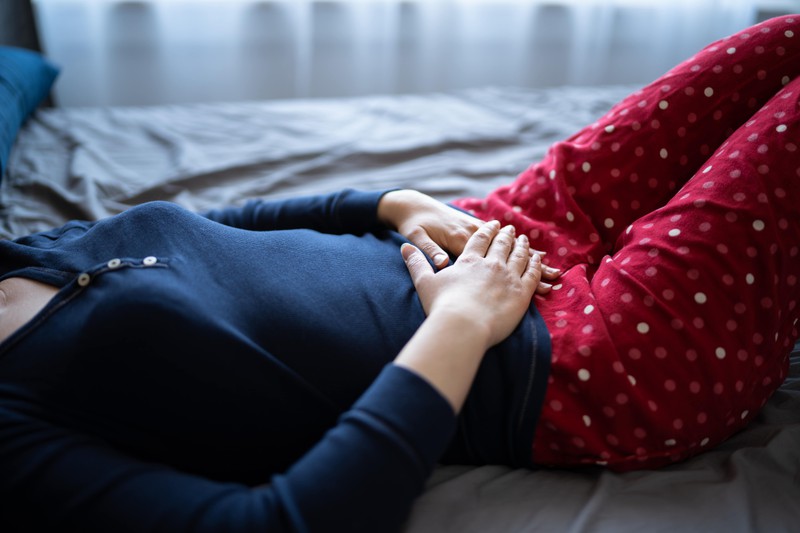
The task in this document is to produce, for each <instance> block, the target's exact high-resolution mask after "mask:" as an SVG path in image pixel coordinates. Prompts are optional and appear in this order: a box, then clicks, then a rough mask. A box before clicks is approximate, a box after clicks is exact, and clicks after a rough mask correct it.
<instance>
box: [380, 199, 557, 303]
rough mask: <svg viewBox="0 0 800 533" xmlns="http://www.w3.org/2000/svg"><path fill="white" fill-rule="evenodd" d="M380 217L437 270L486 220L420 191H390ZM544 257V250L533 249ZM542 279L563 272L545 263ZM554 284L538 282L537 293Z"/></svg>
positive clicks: (382, 203) (546, 289) (462, 247)
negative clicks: (423, 255)
mask: <svg viewBox="0 0 800 533" xmlns="http://www.w3.org/2000/svg"><path fill="white" fill-rule="evenodd" d="M378 219H379V220H380V221H381V222H383V223H384V224H386V225H387V226H388V227H390V228H393V229H395V230H396V231H397V232H398V233H400V234H401V235H403V236H404V237H405V238H407V239H408V240H409V241H411V242H412V243H414V245H415V246H416V247H417V248H419V249H420V250H422V251H423V252H424V253H425V254H426V255H427V256H428V257H430V258H431V260H432V261H433V264H434V265H435V266H436V268H438V269H442V268H444V267H446V266H447V265H448V262H449V260H450V258H449V256H448V252H449V253H450V254H452V255H453V256H456V257H458V256H460V255H461V253H462V252H463V251H464V247H465V246H466V244H467V241H468V240H469V238H470V237H471V236H472V235H473V234H474V233H475V232H476V231H477V230H478V228H480V227H481V225H482V224H483V222H482V221H481V220H479V219H477V218H475V217H473V216H470V215H468V214H466V213H464V212H462V211H459V210H457V209H453V208H452V207H450V206H448V205H446V204H443V203H442V202H439V201H438V200H435V199H433V198H431V197H430V196H428V195H426V194H423V193H421V192H419V191H414V190H409V189H404V190H399V191H391V192H388V193H386V194H385V195H384V196H383V198H381V201H380V203H379V204H378ZM531 253H538V254H539V255H540V256H544V254H545V252H541V251H538V250H532V252H531ZM541 270H542V278H544V279H545V280H548V281H552V280H554V279H556V278H557V277H558V276H559V275H560V274H561V272H560V271H559V270H557V269H554V268H550V267H548V266H546V265H542V269H541ZM550 288H551V285H550V284H549V283H546V282H542V283H539V285H538V286H537V288H536V292H537V293H539V294H545V293H547V292H548V291H549V290H550Z"/></svg>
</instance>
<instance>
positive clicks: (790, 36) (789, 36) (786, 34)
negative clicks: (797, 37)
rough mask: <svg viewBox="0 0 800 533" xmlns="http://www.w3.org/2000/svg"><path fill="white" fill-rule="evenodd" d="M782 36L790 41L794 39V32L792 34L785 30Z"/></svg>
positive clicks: (790, 31)
mask: <svg viewBox="0 0 800 533" xmlns="http://www.w3.org/2000/svg"><path fill="white" fill-rule="evenodd" d="M783 34H784V35H785V36H786V37H788V38H790V39H791V38H792V37H794V32H793V31H792V30H786V31H785V32H783Z"/></svg>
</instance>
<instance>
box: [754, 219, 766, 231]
mask: <svg viewBox="0 0 800 533" xmlns="http://www.w3.org/2000/svg"><path fill="white" fill-rule="evenodd" d="M753 229H754V230H756V231H762V230H763V229H764V221H763V220H754V221H753Z"/></svg>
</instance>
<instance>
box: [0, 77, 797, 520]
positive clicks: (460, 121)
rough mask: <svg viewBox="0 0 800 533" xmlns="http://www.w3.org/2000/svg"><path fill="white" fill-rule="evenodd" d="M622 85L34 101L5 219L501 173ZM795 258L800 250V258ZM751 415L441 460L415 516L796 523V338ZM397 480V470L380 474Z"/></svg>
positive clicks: (6, 189) (48, 222)
mask: <svg viewBox="0 0 800 533" xmlns="http://www.w3.org/2000/svg"><path fill="white" fill-rule="evenodd" d="M628 92H630V90H629V88H627V87H591V88H589V87H584V88H578V87H566V88H553V89H533V90H532V89H518V88H499V87H487V88H482V89H474V90H469V91H462V92H457V93H447V94H428V95H407V96H376V97H368V98H355V99H334V100H291V101H269V102H236V103H214V104H193V105H176V106H160V107H143V108H85V109H80V108H74V109H45V110H40V111H39V112H38V113H37V114H36V115H35V116H34V117H33V118H32V119H31V120H29V122H28V123H27V124H26V125H25V127H24V128H23V130H22V131H21V133H20V135H19V137H18V139H17V143H16V145H15V146H14V148H13V150H12V153H11V159H10V162H9V166H8V169H7V172H6V175H5V176H4V178H3V181H2V184H0V236H2V237H3V238H13V237H16V236H21V235H24V234H27V233H30V232H34V231H39V230H44V229H47V228H50V227H53V226H57V225H60V224H62V223H64V222H65V221H67V220H70V219H83V220H93V219H97V218H101V217H105V216H108V215H111V214H114V213H118V212H120V211H122V210H124V209H126V208H128V207H131V206H133V205H136V204H139V203H142V202H146V201H149V200H169V201H173V202H176V203H179V204H181V205H183V206H185V207H187V208H189V209H192V210H197V211H202V210H206V209H209V208H213V207H218V206H222V205H230V204H239V203H242V202H244V201H245V200H246V199H249V198H252V197H266V198H281V197H287V196H294V195H303V194H317V193H324V192H330V191H333V190H338V189H341V188H344V187H355V188H360V189H365V190H374V189H382V188H387V187H401V188H414V189H418V190H421V191H423V192H425V193H428V194H430V195H432V196H434V197H436V198H439V199H441V200H443V201H448V200H452V199H455V198H458V197H463V196H482V195H484V194H486V193H487V192H488V191H490V190H492V189H493V188H495V187H496V186H498V185H500V184H504V183H508V182H509V181H510V180H511V179H513V178H514V176H516V174H517V173H519V172H520V171H522V170H524V169H525V168H526V167H527V166H528V165H529V164H530V163H531V162H533V161H535V160H537V159H539V158H540V157H542V155H543V154H544V153H545V151H546V149H547V147H548V146H549V145H550V144H551V143H552V142H554V141H557V140H560V139H563V138H565V137H567V136H568V135H570V134H571V133H573V132H575V131H577V130H578V129H579V128H581V127H582V126H584V125H586V124H588V123H591V122H592V121H593V120H595V119H596V118H597V117H599V116H600V115H601V114H602V113H604V112H605V111H607V110H608V109H609V108H610V107H611V105H612V104H613V103H615V102H616V101H618V100H619V99H621V98H622V97H623V96H625V95H626V94H627V93H628ZM799 269H800V267H799ZM797 348H798V347H796V350H795V353H794V354H793V355H792V359H791V373H790V376H789V378H788V379H787V380H786V382H785V383H784V384H783V386H782V387H781V388H780V389H779V390H778V391H777V393H776V394H775V395H774V396H773V398H772V399H771V400H770V401H769V402H768V403H767V405H766V406H765V407H764V409H763V410H762V412H761V413H760V414H759V416H758V418H757V420H756V421H755V422H754V423H753V424H752V425H751V426H750V427H749V428H748V429H746V430H745V431H742V432H741V433H739V434H737V435H735V436H734V437H732V438H731V439H729V440H728V441H727V442H725V443H724V444H723V445H722V446H720V447H718V448H716V449H715V450H713V451H710V452H707V453H705V454H703V455H700V456H698V457H695V458H693V459H691V460H689V461H686V462H684V463H681V464H677V465H674V466H671V467H668V468H664V469H661V470H657V471H639V472H631V473H625V474H615V473H611V472H608V471H604V470H602V469H586V470H536V471H531V470H520V469H511V468H508V467H503V466H481V467H474V466H440V467H438V468H437V469H436V471H435V473H434V475H433V476H432V478H431V479H430V480H429V483H428V486H427V490H426V491H425V493H424V494H423V495H422V496H421V497H420V498H419V499H418V501H417V502H416V504H415V506H414V509H413V512H412V514H411V516H410V518H409V520H408V523H407V525H406V527H405V530H406V531H407V532H409V533H410V532H414V533H422V532H449V531H452V532H472V531H474V532H486V531H491V532H533V531H537V532H538V531H547V532H549V531H568V532H614V533H619V532H626V531H670V532H672V531H725V532H726V533H727V532H737V531H743V532H744V531H770V532H781V531H798V530H800V350H798V349H797ZM387 482H390V481H389V480H387Z"/></svg>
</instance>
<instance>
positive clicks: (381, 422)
mask: <svg viewBox="0 0 800 533" xmlns="http://www.w3.org/2000/svg"><path fill="white" fill-rule="evenodd" d="M381 195H382V193H363V192H356V191H343V192H340V193H337V194H333V195H328V196H321V197H310V198H302V199H295V200H288V201H283V202H262V201H252V202H250V203H248V204H246V205H245V206H244V207H242V208H230V209H224V210H217V211H212V212H210V213H207V214H205V215H198V214H194V213H191V212H188V211H186V210H184V209H182V208H180V207H178V206H176V205H173V204H169V203H165V202H154V203H149V204H145V205H143V206H139V207H135V208H132V209H130V210H128V211H126V212H124V213H121V214H120V215H117V216H115V217H111V218H109V219H105V220H101V221H99V222H71V223H68V224H67V225H65V226H63V227H61V228H58V229H55V230H52V231H48V232H44V233H40V234H36V235H33V236H30V237H25V238H22V239H18V240H17V241H14V242H8V241H7V242H3V243H0V279H4V278H7V277H11V276H23V277H27V278H31V279H35V280H38V281H42V282H46V283H50V284H52V285H55V286H56V287H58V288H59V289H60V290H59V292H58V294H57V295H56V296H55V297H54V298H53V299H52V300H51V301H50V302H49V303H48V304H47V306H46V307H45V308H44V309H43V310H42V311H41V312H40V313H39V314H37V315H36V316H35V317H34V318H33V319H32V320H31V321H30V322H28V323H27V324H26V325H25V326H23V327H22V328H21V329H20V330H18V331H17V332H16V333H15V334H13V335H12V336H11V337H10V338H8V339H7V340H6V341H5V342H4V343H2V345H0V529H2V530H3V531H15V530H21V531H25V530H31V531H40V530H43V529H50V530H58V531H73V530H74V531H82V532H88V531H169V532H177V531H226V532H238V531H259V532H265V531H284V530H296V531H340V530H347V531H358V530H366V531H370V530H371V531H375V530H392V529H396V528H397V527H399V526H400V525H401V524H402V522H403V520H404V518H405V516H406V515H407V513H408V511H409V509H410V506H411V503H412V502H413V499H414V498H415V497H416V496H417V495H418V494H419V493H420V492H421V491H422V489H423V487H424V482H425V479H426V478H427V476H428V475H429V473H430V471H431V469H432V468H433V466H434V464H435V462H436V461H437V460H438V459H440V457H441V456H442V454H443V452H445V450H446V449H447V448H448V444H450V443H451V441H452V444H451V446H450V451H449V452H448V453H449V454H450V456H451V458H452V460H459V461H460V460H464V459H466V460H470V461H479V462H480V461H487V460H489V461H494V458H493V457H504V459H501V460H503V461H504V462H509V463H515V462H521V463H524V462H525V456H526V455H527V456H529V454H530V442H531V440H530V439H532V434H533V433H532V432H533V426H534V425H535V418H536V415H537V413H538V404H539V403H540V401H541V396H542V395H543V392H544V385H543V380H544V379H545V378H546V371H544V372H542V371H537V372H534V367H535V366H536V365H535V364H534V363H535V361H537V360H538V361H540V363H539V368H540V369H541V367H542V366H543V365H542V363H541V361H545V360H546V358H543V357H542V356H541V354H540V355H539V356H537V355H536V354H537V353H539V352H541V353H545V352H547V351H548V350H549V346H546V345H543V344H542V341H543V339H544V340H545V341H546V335H542V334H541V331H539V333H538V334H537V330H536V325H535V324H534V325H531V323H532V322H533V323H535V322H536V316H535V312H534V313H533V316H531V315H529V316H527V317H526V319H525V320H523V324H521V325H520V327H519V328H518V329H517V331H516V332H515V334H514V335H512V337H511V338H510V339H509V340H508V341H506V342H505V343H503V344H501V345H499V346H498V347H497V348H496V349H494V350H495V351H496V352H498V353H497V357H495V358H494V359H496V361H495V362H493V363H491V364H489V365H486V366H487V368H486V369H484V368H483V367H482V371H481V373H479V374H480V375H482V376H483V377H482V378H481V379H479V380H478V382H479V383H483V385H481V386H479V387H477V389H478V390H477V391H474V394H472V396H476V398H475V399H474V400H473V401H472V402H471V403H470V402H469V401H468V405H467V407H466V408H465V413H464V415H463V416H462V418H461V420H460V421H459V422H457V420H456V417H455V415H454V413H453V411H452V409H451V407H450V406H449V404H448V403H447V402H446V401H445V400H444V398H442V397H441V396H440V395H439V394H438V393H437V392H436V391H435V390H434V389H433V388H432V387H431V386H430V385H429V384H428V383H427V382H426V381H425V380H424V379H422V378H420V377H419V376H417V375H415V374H414V373H413V372H410V371H408V370H405V369H403V368H400V367H397V366H395V365H392V364H390V363H391V361H392V360H393V358H394V357H395V356H396V355H397V353H398V352H399V351H400V349H401V348H402V346H403V345H404V344H405V343H406V342H407V340H408V339H409V338H410V337H411V335H412V334H413V333H414V331H416V329H417V328H418V327H419V325H420V324H421V322H422V321H423V319H424V313H423V310H422V308H421V306H420V304H419V301H418V299H417V296H416V294H415V291H414V287H413V284H412V283H411V281H410V278H409V276H408V273H407V271H406V268H405V265H404V263H403V260H402V257H401V256H400V253H399V245H400V243H402V242H404V241H403V239H402V237H400V236H399V235H397V234H396V233H393V232H390V231H388V230H386V229H385V228H382V227H381V226H380V224H379V223H378V222H377V219H376V213H377V204H378V201H379V199H380V197H381ZM537 343H539V345H540V347H539V348H538V349H537V348H536V346H537ZM544 344H546V342H545V343H544ZM487 358H488V356H487ZM521 372H523V373H524V375H525V376H528V378H527V379H519V377H518V376H519V375H520V373H521ZM493 388H497V389H498V390H496V391H494V392H492V389H493ZM470 406H471V407H470ZM479 425H481V426H482V427H481V428H480V431H479V430H478V429H477V428H478V426H479ZM457 426H458V428H459V429H458V431H457V433H458V434H459V435H460V437H457V438H456V439H453V435H454V433H456V427H457ZM487 429H488V430H489V431H490V434H491V432H493V431H496V432H499V436H497V435H493V436H491V438H488V437H486V436H484V435H485V433H486V432H485V431H484V430H487ZM470 435H472V437H470ZM526 448H527V449H526Z"/></svg>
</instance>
